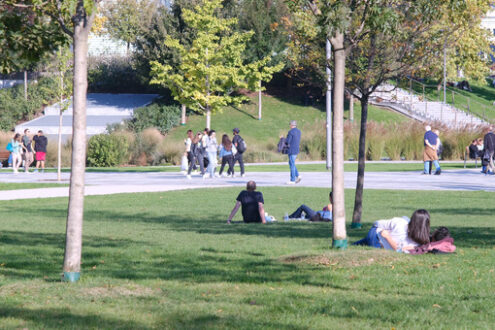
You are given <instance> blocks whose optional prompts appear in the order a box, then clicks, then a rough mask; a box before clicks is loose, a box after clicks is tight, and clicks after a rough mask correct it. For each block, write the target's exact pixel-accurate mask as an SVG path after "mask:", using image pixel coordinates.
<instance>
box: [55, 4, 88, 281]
mask: <svg viewBox="0 0 495 330" xmlns="http://www.w3.org/2000/svg"><path fill="white" fill-rule="evenodd" d="M93 18H94V12H93V13H92V14H91V15H87V12H86V10H85V8H84V1H83V0H78V1H77V5H76V14H75V15H74V17H73V18H72V20H73V24H74V35H73V48H74V87H73V88H74V90H73V95H74V97H73V122H72V166H71V175H70V188H69V206H68V214H67V229H66V241H65V255H64V268H63V271H64V280H65V281H69V282H75V281H77V280H78V279H79V277H80V272H81V252H82V227H83V215H84V172H85V169H86V93H87V87H88V79H87V74H88V72H87V67H88V63H87V56H88V35H89V32H90V29H91V25H92V22H93Z"/></svg>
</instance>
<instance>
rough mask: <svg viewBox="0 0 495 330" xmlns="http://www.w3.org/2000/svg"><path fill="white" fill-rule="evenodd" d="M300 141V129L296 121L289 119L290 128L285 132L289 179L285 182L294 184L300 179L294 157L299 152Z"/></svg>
mask: <svg viewBox="0 0 495 330" xmlns="http://www.w3.org/2000/svg"><path fill="white" fill-rule="evenodd" d="M300 142H301V131H300V130H299V129H298V128H297V122H296V121H295V120H291V122H290V130H289V133H288V134H287V139H286V144H287V146H288V151H287V154H288V156H289V167H290V181H289V182H287V184H296V183H299V182H300V181H301V177H300V176H299V172H298V171H297V167H296V158H297V155H298V154H299V144H300Z"/></svg>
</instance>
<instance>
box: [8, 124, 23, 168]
mask: <svg viewBox="0 0 495 330" xmlns="http://www.w3.org/2000/svg"><path fill="white" fill-rule="evenodd" d="M10 144H11V145H12V169H13V171H14V174H17V173H19V171H18V169H19V166H21V162H22V147H23V146H22V143H21V134H19V133H16V134H15V135H14V138H13V139H12V141H11V142H10Z"/></svg>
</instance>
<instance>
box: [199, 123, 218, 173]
mask: <svg viewBox="0 0 495 330" xmlns="http://www.w3.org/2000/svg"><path fill="white" fill-rule="evenodd" d="M216 136H217V135H216V133H215V131H214V130H211V131H209V132H208V140H207V143H206V152H207V153H208V169H207V171H208V173H209V174H210V178H213V177H214V176H215V169H216V167H217V151H218V143H217V138H216ZM206 176H207V175H206V174H205V175H203V178H206Z"/></svg>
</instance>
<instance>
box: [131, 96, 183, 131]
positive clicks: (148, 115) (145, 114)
mask: <svg viewBox="0 0 495 330" xmlns="http://www.w3.org/2000/svg"><path fill="white" fill-rule="evenodd" d="M180 115H181V110H180V107H179V106H178V105H166V104H163V103H161V102H160V103H153V104H151V105H149V106H147V107H141V108H137V109H136V110H134V115H133V118H132V119H131V120H130V121H129V128H130V129H132V130H134V131H135V132H141V131H143V130H145V129H147V128H156V129H158V130H159V131H160V132H161V133H162V134H165V133H167V132H168V131H170V130H171V129H172V128H173V127H175V126H177V125H179V124H180Z"/></svg>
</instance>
